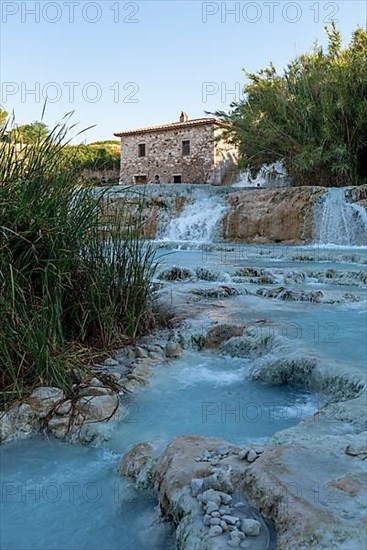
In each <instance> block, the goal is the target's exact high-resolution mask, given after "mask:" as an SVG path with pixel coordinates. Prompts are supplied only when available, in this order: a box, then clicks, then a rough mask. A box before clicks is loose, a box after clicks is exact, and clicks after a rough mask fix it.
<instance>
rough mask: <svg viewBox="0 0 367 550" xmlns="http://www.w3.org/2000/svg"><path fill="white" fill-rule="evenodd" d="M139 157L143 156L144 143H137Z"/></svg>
mask: <svg viewBox="0 0 367 550" xmlns="http://www.w3.org/2000/svg"><path fill="white" fill-rule="evenodd" d="M138 147H139V153H138V155H139V157H145V143H139V145H138Z"/></svg>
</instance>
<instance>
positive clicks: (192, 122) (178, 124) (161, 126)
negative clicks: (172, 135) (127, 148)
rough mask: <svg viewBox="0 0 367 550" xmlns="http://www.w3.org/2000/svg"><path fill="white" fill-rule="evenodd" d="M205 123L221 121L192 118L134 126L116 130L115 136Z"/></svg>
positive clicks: (219, 122)
mask: <svg viewBox="0 0 367 550" xmlns="http://www.w3.org/2000/svg"><path fill="white" fill-rule="evenodd" d="M205 124H221V121H220V120H218V119H216V118H193V119H192V120H187V121H186V122H170V123H168V124H158V125H157V126H147V127H146V128H135V129H132V130H123V131H122V132H116V133H115V134H114V135H115V136H117V137H123V136H130V135H132V134H147V133H149V132H162V131H165V130H176V129H177V130H180V129H181V128H191V127H192V126H200V125H205Z"/></svg>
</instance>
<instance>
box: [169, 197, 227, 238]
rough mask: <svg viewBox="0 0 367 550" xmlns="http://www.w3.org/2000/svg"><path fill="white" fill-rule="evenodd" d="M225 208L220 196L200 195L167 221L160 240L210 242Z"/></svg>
mask: <svg viewBox="0 0 367 550" xmlns="http://www.w3.org/2000/svg"><path fill="white" fill-rule="evenodd" d="M225 210H226V205H225V203H224V200H223V198H222V197H220V196H212V197H205V196H202V197H200V198H198V199H197V200H196V201H195V202H194V203H192V204H188V205H187V206H186V207H185V208H184V209H183V210H182V212H181V213H180V214H179V216H178V217H177V218H174V219H173V220H171V221H170V222H169V224H168V226H167V227H166V228H165V230H164V232H163V235H162V236H161V240H163V241H173V242H179V241H190V242H193V243H204V242H211V241H212V240H213V238H214V236H215V232H216V230H217V228H218V226H219V224H220V221H221V219H222V217H223V215H224V212H225Z"/></svg>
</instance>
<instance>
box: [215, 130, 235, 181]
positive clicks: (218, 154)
mask: <svg viewBox="0 0 367 550" xmlns="http://www.w3.org/2000/svg"><path fill="white" fill-rule="evenodd" d="M214 143H215V147H214V174H213V181H212V182H211V183H213V184H214V185H226V184H231V183H234V182H235V181H236V178H237V175H238V168H237V162H238V150H237V148H236V147H234V145H232V144H231V143H229V142H228V141H226V140H225V139H224V138H223V130H222V129H221V128H215V130H214Z"/></svg>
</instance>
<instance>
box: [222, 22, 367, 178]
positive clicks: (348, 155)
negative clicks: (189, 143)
mask: <svg viewBox="0 0 367 550" xmlns="http://www.w3.org/2000/svg"><path fill="white" fill-rule="evenodd" d="M325 30H326V32H327V36H328V47H327V49H324V48H322V47H321V46H320V45H315V46H314V49H313V51H312V52H311V53H306V54H303V55H301V56H299V57H297V58H296V59H294V60H293V61H292V62H291V63H289V64H288V66H287V67H286V68H285V70H284V72H283V73H282V74H279V73H278V72H277V71H276V69H275V67H274V66H273V64H270V66H269V67H267V68H265V69H263V70H260V71H259V72H257V73H255V74H250V73H247V72H246V76H247V77H248V79H249V83H248V84H247V85H246V86H245V89H244V96H243V98H242V100H241V101H239V102H238V103H234V104H232V105H231V111H230V112H229V113H225V112H223V111H220V112H217V113H216V115H217V116H219V117H220V118H221V119H222V120H223V121H224V123H225V127H226V132H227V136H228V137H229V139H230V140H232V141H233V142H234V143H235V144H236V145H237V146H238V147H239V150H240V156H241V164H242V166H247V165H248V166H250V168H251V169H253V170H256V169H259V168H260V167H261V165H263V164H270V163H273V162H275V161H278V160H282V161H283V163H284V165H285V167H286V169H287V171H288V173H289V174H290V175H291V176H292V177H293V180H294V183H295V184H296V185H326V186H339V185H340V186H342V185H350V184H360V183H363V182H366V181H367V32H366V31H364V30H363V29H357V30H356V31H355V32H354V33H353V36H352V39H351V41H350V43H349V44H348V45H347V46H346V47H344V48H343V46H342V41H341V35H340V33H339V32H338V31H337V29H336V27H335V25H332V26H331V27H330V28H329V29H325Z"/></svg>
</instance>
